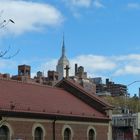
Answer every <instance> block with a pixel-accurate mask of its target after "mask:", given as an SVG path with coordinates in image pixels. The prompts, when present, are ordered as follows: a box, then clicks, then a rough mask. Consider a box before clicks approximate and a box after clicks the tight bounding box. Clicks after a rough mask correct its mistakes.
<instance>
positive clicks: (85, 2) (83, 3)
mask: <svg viewBox="0 0 140 140" xmlns="http://www.w3.org/2000/svg"><path fill="white" fill-rule="evenodd" d="M63 1H64V2H65V3H66V4H68V5H69V6H76V7H86V8H88V7H90V6H91V3H92V0H63Z"/></svg>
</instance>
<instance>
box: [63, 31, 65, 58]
mask: <svg viewBox="0 0 140 140" xmlns="http://www.w3.org/2000/svg"><path fill="white" fill-rule="evenodd" d="M62 56H63V57H64V56H65V38H64V33H63V44H62Z"/></svg>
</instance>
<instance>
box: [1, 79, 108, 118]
mask: <svg viewBox="0 0 140 140" xmlns="http://www.w3.org/2000/svg"><path fill="white" fill-rule="evenodd" d="M0 110H4V111H12V112H29V113H40V114H55V115H56V114H58V115H66V116H80V117H89V118H98V119H107V117H106V116H105V115H104V114H102V113H101V112H98V111H97V110H96V109H94V108H92V107H90V106H89V105H88V104H86V103H84V102H83V101H81V100H80V99H78V98H76V97H75V96H73V95H72V94H71V93H69V92H67V91H65V90H63V89H60V88H54V87H49V86H41V85H35V84H28V83H22V82H18V81H11V80H2V79H0Z"/></svg>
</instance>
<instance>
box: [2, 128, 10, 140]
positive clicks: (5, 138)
mask: <svg viewBox="0 0 140 140" xmlns="http://www.w3.org/2000/svg"><path fill="white" fill-rule="evenodd" d="M0 140H9V129H8V127H7V126H2V127H0Z"/></svg>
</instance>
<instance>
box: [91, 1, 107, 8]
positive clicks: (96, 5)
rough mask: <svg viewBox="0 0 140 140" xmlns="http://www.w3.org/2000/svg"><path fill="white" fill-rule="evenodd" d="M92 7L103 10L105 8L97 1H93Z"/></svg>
mask: <svg viewBox="0 0 140 140" xmlns="http://www.w3.org/2000/svg"><path fill="white" fill-rule="evenodd" d="M93 5H94V6H95V7H96V8H104V7H105V6H104V5H103V4H102V3H101V2H100V1H99V0H94V2H93Z"/></svg>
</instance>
